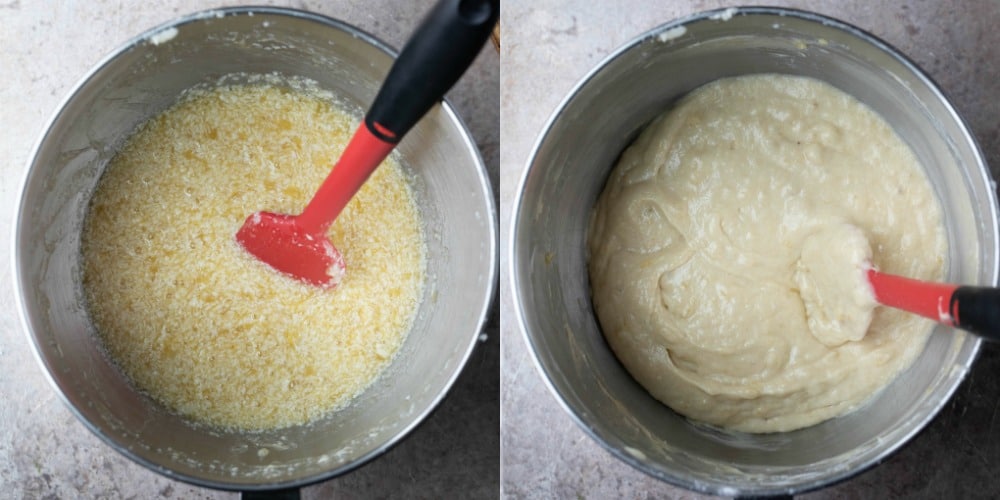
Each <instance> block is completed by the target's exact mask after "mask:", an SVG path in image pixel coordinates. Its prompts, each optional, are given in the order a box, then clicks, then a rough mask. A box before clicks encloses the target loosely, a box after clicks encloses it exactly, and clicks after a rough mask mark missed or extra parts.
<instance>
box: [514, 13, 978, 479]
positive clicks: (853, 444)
mask: <svg viewBox="0 0 1000 500" xmlns="http://www.w3.org/2000/svg"><path fill="white" fill-rule="evenodd" d="M767 72H771V73H787V74H793V75H804V76H810V77H814V78H818V79H820V80H825V81H827V82H829V83H831V84H833V85H834V86H836V87H838V88H840V89H841V90H844V91H846V92H848V93H849V94H852V95H854V96H855V97H857V98H858V99H860V100H861V101H863V102H864V103H866V104H867V105H868V106H870V107H871V108H873V109H874V110H875V111H877V112H878V113H879V114H881V115H882V116H883V117H885V119H886V120H887V121H888V122H889V123H890V124H891V125H892V126H893V127H894V128H895V130H896V131H897V132H898V133H899V135H901V136H902V138H903V139H904V140H905V141H906V142H907V143H908V144H909V145H910V146H911V147H912V148H913V150H914V151H915V153H916V154H917V156H918V158H919V159H920V161H921V163H922V165H923V167H924V169H925V171H926V174H927V175H928V177H929V178H930V180H931V183H932V184H933V187H934V190H935V193H936V195H937V197H938V198H939V200H940V202H941V204H942V205H943V207H944V213H945V218H944V223H945V226H946V230H947V237H948V243H949V246H950V254H949V259H948V263H947V279H948V280H950V281H954V282H959V283H967V284H987V285H989V284H996V283H997V269H998V266H997V260H998V254H997V251H998V250H997V249H998V234H997V202H996V195H995V192H994V187H993V185H992V184H991V182H992V181H991V179H990V177H989V174H988V170H987V168H986V165H985V164H984V161H983V158H982V155H981V154H980V151H979V149H978V147H977V145H976V143H975V140H974V139H973V137H972V136H971V134H970V133H969V131H968V129H967V128H966V126H965V124H964V123H963V122H962V120H961V118H960V117H959V116H958V114H957V113H956V112H955V109H954V108H953V107H952V106H951V105H950V104H949V103H948V101H947V100H946V99H945V98H944V96H943V95H942V94H941V92H940V91H939V90H938V89H937V87H936V86H935V85H934V84H933V83H932V82H931V81H930V79H929V78H928V77H927V76H926V75H925V74H924V73H923V72H921V71H920V70H919V69H918V68H917V67H916V66H915V65H914V64H913V63H912V62H910V61H909V60H907V59H906V58H905V57H903V56H902V55H900V54H899V53H898V52H896V51H895V50H894V49H892V48H890V47H889V46H887V45H886V44H885V43H884V42H882V41H880V40H878V39H876V38H874V37H872V36H871V35H869V34H867V33H865V32H863V31H861V30H859V29H857V28H854V27H851V26H848V25H846V24H844V23H841V22H839V21H836V20H833V19H829V18H825V17H821V16H818V15H815V14H810V13H806V12H801V11H794V10H786V9H774V8H741V9H729V10H719V11H713V12H707V13H702V14H697V15H694V16H690V17H687V18H685V19H681V20H678V21H675V22H671V23H669V24H666V25H664V26H661V27H659V28H657V29H655V30H653V31H650V32H648V33H645V34H643V35H641V36H639V37H638V38H636V39H634V40H633V41H632V42H630V43H628V44H627V45H626V46H624V47H622V48H621V49H619V50H618V51H617V52H615V53H614V54H612V55H611V56H610V57H608V58H607V59H605V60H604V62H602V63H601V64H599V65H598V67H597V68H596V69H595V70H593V71H592V72H591V73H590V74H588V75H587V76H586V77H585V78H584V79H583V80H582V81H581V82H580V83H579V84H578V85H577V86H576V87H575V88H574V89H573V91H572V92H571V93H570V94H569V96H568V97H567V98H566V99H565V100H564V101H563V103H562V104H561V105H560V107H559V108H558V110H557V111H556V112H555V113H554V114H553V116H552V118H551V119H550V121H549V122H548V124H547V126H546V128H545V130H544V132H543V133H542V135H541V137H540V138H539V140H538V142H537V143H536V145H535V148H534V151H533V153H532V156H531V159H530V160H529V165H528V169H527V171H526V172H525V175H524V177H523V179H522V181H521V186H520V189H519V193H518V198H517V200H516V202H515V206H514V210H513V221H512V237H511V242H510V244H511V248H510V251H511V254H510V255H511V258H510V262H511V271H510V274H511V279H512V285H513V301H514V309H515V311H516V315H517V320H518V322H519V323H520V325H521V327H522V329H523V331H524V333H525V336H526V338H527V341H528V344H529V346H530V348H531V350H532V352H533V354H534V357H535V361H536V362H537V365H538V367H539V368H540V370H541V372H542V374H543V375H544V377H545V379H546V381H547V383H548V385H549V387H550V388H551V389H552V391H553V392H554V393H555V395H556V396H557V398H558V399H559V401H560V402H561V403H562V405H563V406H564V407H565V409H566V410H567V411H568V412H569V413H570V415H571V416H572V417H573V418H574V419H575V420H576V422H577V423H578V424H579V425H580V426H581V427H582V428H583V429H584V430H585V431H586V432H587V433H588V434H589V435H590V436H591V437H593V438H594V439H595V440H596V441H597V442H599V443H600V444H602V445H603V446H604V447H605V448H607V449H608V450H609V451H610V452H611V453H612V454H614V455H615V456H616V457H618V458H620V459H621V460H624V461H625V462H627V463H629V464H630V465H632V466H634V467H636V468H638V469H640V470H642V471H644V472H646V473H648V474H650V475H652V476H655V477H657V478H660V479H662V480H665V481H669V482H671V483H674V484H676V485H680V486H683V487H686V488H689V489H692V490H696V491H702V492H709V493H716V494H722V495H774V494H791V493H795V492H801V491H804V490H808V489H813V488H818V487H820V486H823V485H827V484H830V483H832V482H835V481H837V480H840V479H843V478H845V477H848V476H850V475H852V474H855V473H857V472H859V471H861V470H863V469H865V468H866V467H869V466H871V465H872V464H875V463H877V462H878V461H879V460H882V459H884V458H885V457H886V456H888V455H889V454H890V453H892V452H893V451H894V450H896V449H897V448H899V447H900V446H902V445H903V444H904V443H905V442H906V441H907V440H908V439H910V438H911V437H913V436H914V435H915V434H916V433H917V432H918V431H920V429H921V428H923V427H924V426H925V425H926V424H927V423H928V422H930V420H931V419H932V418H933V417H934V415H935V414H936V413H937V412H938V410H939V409H940V408H941V407H942V406H943V405H944V404H945V402H946V401H947V400H948V398H949V397H950V396H951V394H952V393H953V392H954V391H955V389H956V388H957V387H958V385H959V383H960V382H961V381H962V378H963V377H964V375H965V373H966V372H967V371H968V369H969V366H970V365H971V364H972V362H973V360H974V359H975V357H976V354H977V352H978V349H979V343H980V341H979V339H977V338H976V337H973V336H971V335H966V334H964V333H960V332H953V331H951V330H950V329H948V328H944V327H938V328H937V329H936V330H935V332H934V333H933V335H932V336H931V338H930V340H929V341H928V344H927V347H926V349H925V350H924V352H923V353H922V355H921V356H920V357H919V358H918V359H917V361H916V362H915V364H914V365H913V366H912V367H911V368H910V369H909V370H908V371H906V372H904V373H902V374H901V375H900V376H899V377H898V378H897V379H896V380H895V381H894V382H893V383H891V384H890V385H889V386H888V387H887V388H885V390H884V391H882V392H881V393H879V394H878V395H877V396H876V397H875V398H874V399H873V400H872V401H870V402H869V403H868V404H867V405H865V406H864V407H862V408H860V409H858V410H857V411H855V412H853V413H851V414H849V415H846V416H843V417H840V418H836V419H832V420H828V421H826V422H823V423H821V424H819V425H816V426H813V427H809V428H806V429H802V430H798V431H794V432H786V433H777V434H767V435H749V434H739V433H731V432H724V431H719V430H715V429H711V428H708V427H706V426H702V425H698V424H696V423H692V422H690V421H688V420H686V419H684V418H682V417H680V416H678V415H677V414H676V413H674V412H672V411H671V410H669V409H668V408H667V407H666V406H664V405H663V404H661V403H659V402H658V401H656V400H655V399H653V398H652V397H651V396H650V395H649V394H648V393H647V392H646V391H645V390H644V389H643V388H642V387H641V386H639V385H638V384H637V383H636V382H635V381H634V380H633V379H632V377H630V376H629V374H628V372H626V371H625V369H624V368H623V367H622V366H621V365H620V364H619V363H618V361H617V360H616V358H615V356H614V354H613V353H612V352H611V350H610V349H609V348H608V346H607V345H606V343H605V340H604V338H603V337H602V335H601V330H600V328H599V326H598V323H597V321H596V320H595V316H594V311H593V308H592V306H591V300H590V293H589V292H590V291H589V283H588V278H587V268H586V253H585V250H584V248H585V245H584V242H585V238H586V230H587V223H588V218H589V215H590V213H591V209H592V207H593V204H594V201H595V200H596V198H597V195H598V194H599V192H600V191H601V190H602V189H603V186H604V182H605V179H606V178H607V176H608V173H609V172H610V170H611V168H612V166H613V165H614V163H615V160H616V158H617V157H618V155H619V153H620V152H621V151H622V150H623V149H624V148H625V146H626V145H628V144H629V143H630V142H631V141H632V140H633V139H634V138H635V137H636V135H637V134H638V132H639V131H640V129H641V128H642V127H643V125H644V124H646V123H648V122H649V121H650V120H651V119H652V118H653V117H654V116H656V115H657V114H659V113H662V112H663V111H664V110H666V109H667V108H668V107H669V106H670V105H671V103H672V102H674V101H676V100H677V99H678V98H679V97H680V96H683V95H684V94H686V93H687V92H689V91H691V90H692V89H694V88H696V87H698V86H700V85H702V84H704V83H707V82H709V81H712V80H716V79H718V78H722V77H728V76H735V75H742V74H749V73H767Z"/></svg>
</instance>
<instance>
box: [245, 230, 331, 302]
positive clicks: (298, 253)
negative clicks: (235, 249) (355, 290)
mask: <svg viewBox="0 0 1000 500" xmlns="http://www.w3.org/2000/svg"><path fill="white" fill-rule="evenodd" d="M236 241H238V242H239V243H240V245H242V246H243V248H244V249H246V251H248V252H250V253H251V254H252V255H253V256H254V257H257V258H258V259H260V260H261V261H262V262H264V263H265V264H267V265H269V266H271V267H273V268H274V269H277V270H278V271H280V272H282V273H285V274H287V275H290V276H292V277H294V278H297V279H299V280H302V281H304V282H306V283H309V284H311V285H315V286H319V287H322V288H333V287H335V286H337V285H338V284H339V283H340V280H341V279H342V278H343V277H344V274H345V270H346V266H345V265H344V258H343V257H342V256H341V255H340V252H339V251H338V250H337V249H336V248H334V246H333V243H332V242H330V240H329V238H327V237H326V235H325V234H314V233H312V232H310V231H307V230H305V229H303V228H302V227H301V226H300V225H299V224H297V223H296V217H295V216H292V215H283V214H275V213H270V212H257V213H255V214H253V215H251V216H250V217H247V220H246V221H245V222H244V223H243V227H241V228H240V230H239V232H237V233H236Z"/></svg>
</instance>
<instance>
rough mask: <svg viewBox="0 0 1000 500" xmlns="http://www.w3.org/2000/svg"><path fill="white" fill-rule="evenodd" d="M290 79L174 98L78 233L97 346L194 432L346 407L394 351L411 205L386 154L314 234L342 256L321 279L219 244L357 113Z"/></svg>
mask: <svg viewBox="0 0 1000 500" xmlns="http://www.w3.org/2000/svg"><path fill="white" fill-rule="evenodd" d="M294 83H295V85H293V87H299V90H292V89H291V88H290V87H288V86H285V85H276V84H255V85H237V86H225V87H220V88H214V89H202V90H198V91H193V92H190V93H189V95H188V96H187V97H185V98H183V99H182V100H181V101H180V102H178V104H176V105H175V106H174V107H172V108H170V109H169V110H167V111H166V112H164V113H162V114H161V115H159V116H157V117H155V118H154V119H152V120H151V121H149V122H148V123H146V124H145V125H143V126H142V127H140V129H139V130H138V131H137V132H136V133H135V134H134V135H133V136H132V137H131V138H130V139H129V140H128V142H127V143H126V144H125V146H124V147H123V149H122V150H121V151H120V153H119V154H118V155H117V156H116V157H115V158H114V159H112V161H111V163H110V164H109V166H108V168H107V170H106V171H105V172H104V174H103V176H102V178H101V180H100V182H99V185H98V187H97V190H96V192H95V194H94V196H93V198H92V200H91V205H90V210H89V213H88V216H87V220H86V224H85V228H84V234H83V242H82V249H81V250H82V253H83V262H84V269H83V281H84V290H85V293H86V298H87V303H88V310H89V312H90V314H91V317H92V320H93V322H94V325H95V328H96V330H97V331H98V333H99V335H100V338H101V339H102V341H103V345H104V346H105V348H106V349H107V351H108V353H109V355H110V356H111V358H112V359H113V360H114V361H115V362H116V363H117V364H118V365H119V366H120V367H121V369H122V370H123V372H124V373H125V374H126V375H127V376H128V377H129V378H130V379H131V380H132V381H133V382H134V384H135V385H136V386H137V387H138V388H140V389H141V390H143V391H145V392H147V393H148V394H149V395H150V396H152V397H153V398H154V399H157V400H158V401H160V402H161V403H163V404H164V405H165V406H167V407H168V408H170V409H172V410H173V411H176V412H177V413H179V414H181V415H184V416H186V417H189V418H191V419H193V420H196V421H199V422H203V423H207V424H210V425H215V426H220V427H235V428H241V429H251V430H253V429H267V428H278V427H285V426H289V425H295V424H302V423H306V422H309V421H312V420H314V419H317V418H319V417H321V416H323V415H324V414H327V413H328V412H330V411H332V410H334V409H336V408H338V407H341V406H343V405H345V404H346V403H347V402H349V400H350V399H351V398H352V397H353V396H355V395H357V394H358V393H360V392H361V391H362V390H364V389H365V387H367V386H368V385H370V383H371V382H372V381H373V380H374V379H375V378H376V377H377V376H378V374H379V373H380V372H381V370H382V369H383V368H385V367H386V366H387V365H388V363H389V362H390V360H391V359H392V358H393V356H394V354H395V353H396V351H397V349H398V348H399V347H400V345H401V344H402V342H403V339H404V337H405V336H406V333H407V332H408V331H409V328H410V325H411V323H412V321H413V319H414V315H415V313H416V310H417V306H418V302H419V300H420V297H421V293H422V289H423V288H422V287H423V282H424V276H425V263H424V255H425V245H424V237H423V230H422V225H421V222H420V216H419V213H418V210H417V207H416V202H415V200H414V196H413V193H412V192H411V190H410V187H409V180H408V178H407V176H406V174H405V173H404V171H403V169H402V168H401V167H400V165H399V164H398V162H397V161H396V160H395V158H393V157H390V158H389V159H387V160H386V162H384V163H383V165H382V166H381V167H380V168H379V169H378V170H376V171H375V173H374V175H372V177H371V178H370V179H369V181H368V182H367V183H366V184H365V185H364V186H363V187H362V189H361V190H360V191H359V192H358V194H357V195H356V196H355V198H354V199H353V200H352V201H351V202H350V203H349V204H348V205H347V207H346V208H345V210H344V211H343V212H342V213H341V215H340V216H339V217H338V218H337V221H336V222H335V223H334V225H333V227H332V228H331V230H330V237H331V239H332V241H333V242H334V243H335V244H336V246H337V248H338V249H339V250H340V251H341V252H342V253H343V256H344V259H345V261H346V262H347V265H348V274H347V276H346V277H345V279H344V280H343V281H342V282H341V284H340V285H339V286H338V287H337V288H336V289H334V290H332V291H323V290H320V289H318V288H314V287H310V286H308V285H305V284H302V283H300V282H299V281H297V280H294V279H291V278H288V277H285V276H283V275H280V274H278V273H277V272H274V271H273V270H271V269H270V268H269V267H267V266H266V265H265V264H263V263H261V262H258V261H257V260H255V259H254V258H253V257H251V256H250V255H248V254H247V253H246V252H244V251H243V250H242V248H241V247H240V246H239V244H238V243H237V242H236V241H235V239H234V234H235V233H236V230H237V229H238V228H239V226H240V224H241V223H242V222H243V220H244V219H245V218H246V216H247V214H250V213H253V212H255V211H257V210H269V211H274V212H279V213H298V212H299V211H300V210H301V208H302V207H303V206H304V205H305V203H306V202H308V200H309V197H310V196H311V194H312V192H313V191H314V190H315V188H316V187H317V186H319V184H320V183H321V182H322V180H323V179H324V178H325V176H326V175H327V173H328V172H329V169H330V167H331V166H332V165H333V164H334V162H335V160H336V159H337V158H338V157H339V155H340V153H341V152H342V150H343V148H344V146H345V145H346V144H347V142H348V140H349V138H350V135H351V133H352V132H353V130H354V127H355V125H356V124H357V122H358V120H357V119H356V118H353V117H352V116H350V115H349V114H348V113H346V112H345V111H343V110H341V109H340V107H339V106H338V105H334V104H332V103H331V98H330V96H321V95H319V93H318V91H316V90H315V89H313V91H305V90H301V89H302V88H305V87H308V85H307V84H305V83H302V82H294Z"/></svg>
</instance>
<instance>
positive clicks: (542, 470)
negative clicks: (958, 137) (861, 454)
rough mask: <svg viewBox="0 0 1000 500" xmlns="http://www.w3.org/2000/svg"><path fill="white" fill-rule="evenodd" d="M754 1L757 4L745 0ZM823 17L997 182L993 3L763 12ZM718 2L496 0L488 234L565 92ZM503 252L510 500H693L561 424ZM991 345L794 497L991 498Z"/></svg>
mask: <svg viewBox="0 0 1000 500" xmlns="http://www.w3.org/2000/svg"><path fill="white" fill-rule="evenodd" d="M751 3H757V2H751ZM762 3H767V4H772V5H773V4H777V5H782V6H791V7H797V8H801V9H806V10H812V11H816V12H819V13H822V14H826V15H829V16H833V17H836V18H839V19H842V20H844V21H847V22H849V23H851V24H854V25H856V26H859V27H861V28H863V29H866V30H868V31H870V32H872V33H874V34H875V35H877V36H879V37H881V38H883V39H884V40H886V41H888V42H889V43H890V44H892V45H894V46H895V47H896V48H898V49H900V50H901V51H902V52H904V53H905V54H907V55H908V56H909V57H910V58H912V59H913V60H915V61H916V62H917V63H918V64H919V65H920V66H922V67H923V68H924V69H925V70H926V71H927V72H929V73H930V75H931V76H932V77H933V78H934V79H935V80H936V81H937V82H938V84H939V85H940V86H941V87H942V88H943V90H944V91H945V93H946V94H947V95H948V96H949V97H950V98H951V100H952V102H953V103H954V104H955V106H956V107H957V108H958V110H959V112H960V113H961V114H962V115H963V116H964V117H965V119H966V121H967V122H968V123H969V125H970V126H971V128H972V131H973V132H974V133H975V135H976V136H977V138H978V140H979V142H980V145H981V147H982V149H983V151H984V153H985V155H986V159H987V161H988V162H989V163H990V164H991V165H992V166H993V167H992V169H993V174H994V177H997V173H998V172H1000V119H998V116H1000V100H998V96H1000V29H997V27H998V25H1000V2H995V1H991V0H969V1H955V0H941V1H913V2H897V1H884V2H883V1H878V2H872V1H867V0H844V1H833V0H831V1H824V2H819V1H811V2H810V1H773V0H772V1H768V2H762ZM738 4H739V3H738V2H732V1H717V0H701V1H691V0H674V1H670V2H650V1H646V0H619V1H614V2H612V1H607V2H604V1H596V2H595V1H588V0H503V10H502V14H501V23H502V26H503V41H504V46H503V58H502V71H501V78H502V85H501V132H500V140H501V143H502V145H503V147H502V150H501V154H500V207H501V211H500V226H501V231H500V236H501V241H502V242H507V241H508V239H507V238H508V235H509V230H510V224H509V222H510V220H509V219H510V215H511V214H510V211H511V205H512V203H513V200H514V197H515V194H516V190H517V185H518V181H519V179H520V177H521V174H522V172H523V170H524V167H525V163H526V161H527V158H528V155H529V153H530V150H531V146H532V145H533V144H534V141H535V139H536V137H537V136H538V134H539V133H540V132H541V129H542V127H543V126H544V124H545V122H546V120H547V119H548V117H549V115H550V114H551V113H552V112H553V111H554V110H555V108H556V106H558V105H559V103H560V102H561V100H562V99H563V97H564V96H565V95H566V93H567V92H569V91H570V89H571V88H572V87H573V85H574V84H575V83H576V82H577V81H578V80H579V79H580V78H581V77H582V76H583V75H585V74H586V73H587V72H588V71H589V70H590V69H592V68H593V67H594V66H595V65H597V63H598V62H600V61H601V60H602V59H603V58H604V57H605V56H607V55H608V54H610V53H611V52H612V51H614V50H615V49H616V48H617V47H619V46H621V45H623V44H624V43H626V42H627V41H629V40H630V39H632V38H633V37H635V36H637V35H638V34H640V33H642V32H644V31H646V30H648V29H651V28H653V27H655V26H658V25H660V24H663V23H665V22H667V21H670V20H672V19H675V18H677V17H681V16H684V15H687V14H691V13H694V12H698V11H703V10H709V9H714V8H719V7H728V6H733V5H738ZM504 245H505V246H504V252H503V253H502V254H501V265H500V268H501V273H502V274H501V280H500V293H501V318H502V320H501V337H502V340H501V342H502V346H501V367H502V375H501V408H502V409H501V413H502V417H501V421H502V429H501V449H502V454H501V462H502V480H501V481H502V491H503V495H504V496H505V497H509V498H574V499H576V498H588V499H591V498H592V499H605V498H702V496H700V495H697V494H693V493H690V492H687V491H684V490H681V489H678V488H674V487H672V486H670V485H667V484H664V483H661V482H659V481H657V480H655V479H652V478H650V477H647V476H645V475H644V474H642V473H640V472H638V471H636V470H634V469H632V468H631V467H629V466H628V465H626V464H624V463H623V462H619V461H618V460H617V459H615V458H614V457H612V456H611V454H610V453H608V452H606V451H605V450H604V449H602V448H601V447H600V446H599V445H598V444H596V443H595V442H594V441H593V440H591V439H590V438H589V437H587V436H586V435H585V434H584V433H583V431H582V430H580V429H579V428H578V427H577V426H576V424H574V423H573V421H572V420H571V419H570V417H569V416H568V415H567V414H566V413H565V412H564V411H563V409H562V408H561V407H560V406H559V404H558V403H557V402H556V400H555V398H554V397H553V396H552V395H551V394H550V393H549V391H548V389H547V388H546V386H545V384H544V382H543V380H542V377H541V375H540V374H539V373H538V371H537V370H536V368H535V366H534V364H533V362H532V361H531V359H530V355H529V353H528V350H527V347H526V345H525V342H524V339H523V337H522V334H521V332H520V331H519V327H518V326H517V325H516V324H515V321H514V319H513V314H512V311H513V306H512V303H511V293H510V286H509V282H508V280H509V276H508V273H507V266H508V263H507V248H506V243H504ZM998 373H1000V346H997V345H986V346H985V347H984V349H983V350H982V351H981V354H980V358H979V360H978V361H977V362H976V364H975V367H974V368H973V369H972V371H971V372H970V374H969V376H968V378H967V379H966V381H965V383H964V384H963V385H962V386H961V388H960V389H959V390H958V393H957V394H956V396H955V398H954V399H953V400H952V402H951V403H950V404H948V405H947V406H946V408H945V409H944V411H942V413H941V414H940V415H939V417H938V418H937V419H935V420H934V422H933V423H932V424H931V425H930V426H929V427H928V428H927V429H926V430H925V431H924V432H923V433H921V434H920V435H918V436H917V437H916V438H915V439H914V440H913V441H911V443H910V444H909V445H907V446H906V447H904V448H903V449H902V450H901V451H899V452H898V453H896V454H894V455H892V456H891V458H889V459H888V460H886V461H885V462H884V463H882V464H880V465H878V466H877V467H875V468H873V469H870V470H869V471H867V472H865V473H863V474H861V475H859V476H857V477H855V478H853V479H851V480H848V481H845V482H843V483H841V484H838V485H835V486H833V487H830V488H827V489H824V490H820V491H816V492H813V493H810V494H807V495H803V498H811V499H820V498H997V497H1000V480H997V479H996V472H995V470H994V469H993V466H995V465H996V464H1000V422H998V420H1000V419H998V418H997V415H998V410H1000V376H998Z"/></svg>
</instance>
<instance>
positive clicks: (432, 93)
mask: <svg viewBox="0 0 1000 500" xmlns="http://www.w3.org/2000/svg"><path fill="white" fill-rule="evenodd" d="M499 14H500V0H441V1H440V2H438V3H437V5H435V6H434V8H433V9H432V10H431V11H430V13H429V14H428V15H427V17H426V18H424V20H423V22H421V24H420V26H419V27H418V28H417V30H416V31H415V32H414V33H413V35H412V36H411V37H410V40H409V41H408V42H407V43H406V46H405V47H403V52H401V53H400V54H399V58H397V59H396V62H395V63H394V64H393V65H392V69H390V70H389V76H387V77H386V79H385V82H384V83H383V84H382V88H381V89H379V92H378V95H377V96H376V97H375V102H374V103H372V105H371V107H370V108H369V109H368V114H367V115H365V124H366V125H367V126H368V129H369V130H370V131H371V132H372V133H373V134H375V136H376V137H378V138H379V139H382V140H384V141H386V142H390V143H393V144H395V143H397V142H399V140H400V139H402V138H403V135H405V134H406V133H407V132H408V131H409V130H410V128H411V127H413V125H414V124H416V123H417V121H419V120H420V118H421V117H422V116H424V114H425V113H427V111H428V110H429V109H430V108H431V106H433V105H434V103H436V102H438V101H439V100H441V98H442V97H444V94H445V92H447V91H448V89H450V88H451V87H452V85H454V84H455V82H456V81H458V78H459V77H460V76H462V73H464V72H465V70H466V69H468V67H469V66H470V65H471V64H472V60H473V59H475V57H476V54H478V53H479V50H480V49H481V48H482V47H483V44H485V43H486V40H487V39H488V38H489V36H490V33H491V32H492V30H493V25H494V24H496V21H497V17H498V16H499Z"/></svg>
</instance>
